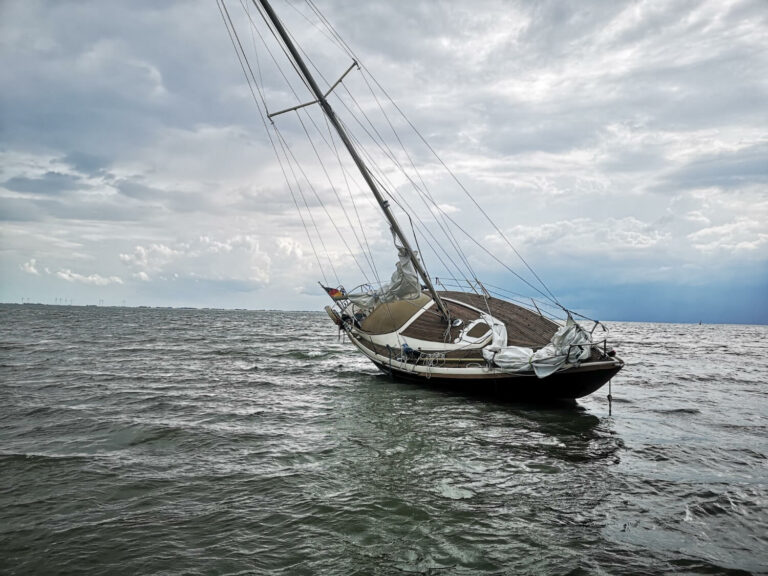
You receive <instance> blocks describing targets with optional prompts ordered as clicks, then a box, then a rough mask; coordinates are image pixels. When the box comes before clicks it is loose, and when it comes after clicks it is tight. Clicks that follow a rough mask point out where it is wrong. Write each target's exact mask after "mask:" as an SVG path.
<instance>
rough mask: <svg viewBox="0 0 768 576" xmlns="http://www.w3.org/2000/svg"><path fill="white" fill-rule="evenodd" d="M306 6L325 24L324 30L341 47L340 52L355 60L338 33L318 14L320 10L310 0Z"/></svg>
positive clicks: (321, 14) (320, 13)
mask: <svg viewBox="0 0 768 576" xmlns="http://www.w3.org/2000/svg"><path fill="white" fill-rule="evenodd" d="M307 5H309V7H310V8H311V9H312V11H313V12H314V13H315V14H316V15H317V17H318V18H319V19H320V20H321V21H322V22H323V24H325V26H326V28H328V30H329V31H330V32H331V34H332V35H333V37H334V38H336V41H337V44H338V45H339V46H340V47H341V49H342V50H344V51H345V52H346V53H347V54H348V55H349V56H350V58H352V59H353V60H354V59H355V55H354V53H353V52H352V50H351V49H350V48H349V46H347V43H346V42H345V41H344V39H343V38H342V37H341V36H340V35H339V33H338V32H336V30H335V29H334V27H333V26H331V23H330V22H329V21H328V19H327V18H326V17H325V15H324V14H323V13H322V12H320V10H319V9H318V8H317V6H315V3H314V2H313V1H312V0H307Z"/></svg>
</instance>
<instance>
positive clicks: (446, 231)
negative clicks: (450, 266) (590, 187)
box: [289, 2, 477, 281]
mask: <svg viewBox="0 0 768 576" xmlns="http://www.w3.org/2000/svg"><path fill="white" fill-rule="evenodd" d="M310 4H311V2H310ZM312 7H313V10H314V11H315V13H316V15H317V16H318V18H320V19H321V20H324V21H325V22H326V25H327V20H325V17H324V16H323V15H322V14H321V13H320V12H319V10H317V8H316V7H314V6H312ZM329 29H330V30H333V28H332V27H329ZM333 32H334V33H335V30H333ZM289 34H290V33H289ZM336 35H337V36H338V34H336ZM292 38H293V37H292ZM342 43H343V40H342ZM344 44H345V43H344ZM299 50H300V51H301V52H302V54H303V55H304V57H305V58H306V59H307V61H309V63H310V64H311V65H312V67H313V68H314V69H315V71H316V72H317V73H318V74H319V75H320V77H321V78H322V79H323V81H325V82H326V84H327V83H328V81H327V79H325V77H324V76H323V74H322V72H321V71H320V69H319V68H318V67H317V66H316V65H315V63H314V62H313V60H312V58H311V57H310V56H309V55H308V54H307V53H306V52H305V51H304V50H303V49H302V48H301V46H299ZM347 53H348V54H351V53H350V52H349V51H347ZM354 59H355V58H354V57H353V60H354ZM363 79H364V80H365V82H366V84H367V85H368V89H369V90H370V91H371V93H372V95H373V96H374V99H375V100H376V103H377V104H378V106H379V108H380V109H381V110H382V113H383V115H384V117H385V119H386V120H387V122H388V124H389V125H390V128H391V129H392V131H393V133H394V134H395V137H396V138H397V139H398V141H399V142H400V146H401V148H402V149H403V151H404V152H405V154H406V156H407V157H408V158H409V160H410V161H411V165H412V166H414V169H415V165H414V163H413V160H412V159H411V157H410V155H409V154H408V152H407V150H406V149H405V147H404V145H403V144H402V141H400V138H399V136H398V134H397V132H396V131H395V130H394V127H393V126H392V123H391V122H390V120H389V117H388V116H387V114H386V112H385V111H384V110H383V107H382V106H381V103H380V102H379V100H378V98H377V97H376V94H375V92H374V91H373V89H372V88H371V86H370V83H368V80H367V78H365V75H363ZM342 87H343V88H344V90H345V91H346V93H347V94H348V96H349V97H350V99H351V100H352V101H353V102H354V103H355V106H357V109H358V110H359V111H360V113H361V114H362V115H363V117H364V118H365V119H366V121H367V122H368V124H369V125H370V126H371V128H372V129H373V131H374V132H375V133H376V135H377V136H378V140H377V139H376V138H374V136H373V135H372V134H371V133H370V132H369V131H368V130H367V129H366V128H365V126H364V125H363V124H362V123H361V122H360V120H359V119H358V118H357V116H356V115H355V113H354V112H353V111H352V110H351V109H350V108H349V106H348V105H347V104H346V102H344V101H343V100H342V99H341V98H339V97H338V96H337V98H339V101H340V102H341V104H342V105H343V106H344V108H345V109H346V110H347V111H348V112H349V114H350V115H351V116H352V117H353V118H354V119H355V121H356V122H357V123H358V124H359V125H360V126H361V127H362V128H363V130H364V131H365V132H366V134H367V135H368V137H369V138H371V140H372V141H373V142H374V143H375V144H376V146H377V147H378V148H379V149H380V150H381V151H382V153H383V154H384V155H385V156H387V157H389V158H390V160H391V161H392V162H393V164H394V165H395V166H397V168H398V169H399V170H400V172H401V173H402V174H403V175H404V176H405V177H406V179H407V180H408V181H409V182H410V183H411V184H412V185H413V187H414V188H415V189H416V191H417V192H418V193H419V195H420V198H421V201H422V203H424V205H425V207H427V210H428V211H430V212H431V209H430V208H429V205H428V203H427V201H426V200H425V199H424V197H423V196H424V192H423V191H422V190H421V189H420V188H419V186H418V184H417V183H416V182H414V180H413V179H412V178H411V176H410V175H409V174H408V173H407V171H406V170H405V169H404V167H403V165H402V163H401V162H400V161H399V160H398V159H397V157H396V155H395V154H394V152H393V151H392V149H391V148H390V147H389V145H388V144H387V143H386V140H385V139H384V138H383V136H382V135H381V133H380V132H379V131H378V129H377V128H376V126H375V125H374V124H373V122H372V121H371V119H370V118H369V117H368V115H367V114H366V113H365V111H364V110H363V109H362V107H361V106H360V104H359V103H358V102H357V100H356V99H355V97H354V95H353V94H352V93H351V92H350V91H349V89H348V88H347V86H346V85H345V84H344V83H343V82H342ZM345 129H346V130H347V131H348V132H350V131H349V127H348V126H346V125H345ZM350 133H351V132H350ZM357 142H358V145H359V146H360V147H362V144H361V143H360V141H359V140H357ZM382 144H383V146H382ZM384 148H386V150H385V149H384ZM368 157H369V159H370V161H371V162H372V163H373V164H376V163H375V162H374V161H373V160H372V158H371V156H370V155H369V156H368ZM379 170H381V169H380V168H379ZM416 173H417V175H418V177H419V179H420V180H421V181H422V184H424V180H423V178H421V174H420V173H419V172H418V170H416ZM393 188H394V187H393ZM424 188H425V189H426V184H424ZM426 196H427V198H429V201H430V202H432V204H433V205H434V207H435V208H436V209H437V211H438V215H439V216H442V219H443V220H444V219H445V217H444V211H443V210H442V209H441V208H440V206H439V205H438V204H437V203H436V202H435V200H434V198H432V196H431V195H430V194H428V193H427V195H426ZM435 221H436V223H437V224H438V226H439V228H440V229H441V231H442V232H443V234H444V235H445V237H446V239H447V240H448V242H449V243H450V244H451V245H452V247H453V249H454V250H455V251H456V253H457V254H458V256H459V258H460V259H461V260H462V262H463V264H464V265H465V266H466V267H467V269H468V270H469V273H470V276H472V277H473V278H474V279H475V280H476V281H477V275H476V274H475V272H474V270H473V269H472V266H471V265H470V263H469V260H468V259H467V257H466V255H465V254H464V252H463V251H462V250H461V247H460V245H459V243H458V241H457V240H456V238H455V236H453V233H452V232H451V231H450V228H449V227H448V226H447V225H444V224H443V223H441V222H440V219H439V218H436V220H435ZM436 241H437V240H436ZM438 245H439V246H440V247H441V248H442V243H438ZM446 256H448V255H447V253H446ZM448 258H449V260H452V259H451V258H450V256H448ZM423 262H424V261H423V259H422V263H423ZM457 269H458V267H457ZM459 273H460V274H461V276H463V277H465V278H466V276H465V275H464V273H463V272H462V271H461V270H460V269H459Z"/></svg>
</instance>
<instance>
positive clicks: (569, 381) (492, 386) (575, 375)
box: [374, 360, 623, 403]
mask: <svg viewBox="0 0 768 576" xmlns="http://www.w3.org/2000/svg"><path fill="white" fill-rule="evenodd" d="M374 364H375V365H376V366H377V367H378V368H379V369H380V370H381V371H382V372H384V373H385V374H387V375H389V376H391V377H392V378H394V379H396V380H401V381H404V382H410V383H414V384H418V385H420V386H426V387H429V388H434V389H439V390H447V391H451V392H457V393H460V394H464V395H470V396H479V397H484V398H492V399H495V400H504V401H507V402H541V403H547V402H572V401H574V400H576V399H577V398H583V397H584V396H588V395H590V394H592V393H593V392H596V391H597V390H599V389H600V388H602V387H603V386H604V385H605V384H606V383H607V382H608V381H609V380H611V378H613V377H614V376H615V375H616V374H617V373H618V372H619V371H620V370H621V368H622V367H623V363H622V362H621V361H620V360H617V363H616V365H615V366H611V367H605V368H603V367H601V368H599V369H589V366H588V365H587V366H582V367H581V368H580V369H579V368H573V369H570V370H565V371H563V372H556V373H554V374H552V375H551V376H548V377H546V378H537V377H536V376H535V375H534V374H530V375H529V374H503V375H497V376H493V377H487V378H462V377H461V376H454V377H445V376H431V377H429V378H427V377H425V376H422V375H419V374H415V373H413V372H409V371H404V370H398V369H396V368H393V369H391V370H390V368H389V366H387V365H386V364H383V363H379V362H374Z"/></svg>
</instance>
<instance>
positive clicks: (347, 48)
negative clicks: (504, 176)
mask: <svg viewBox="0 0 768 576" xmlns="http://www.w3.org/2000/svg"><path fill="white" fill-rule="evenodd" d="M307 3H308V4H309V6H310V7H312V9H313V11H314V12H315V13H316V14H317V16H318V18H320V19H321V20H322V21H323V22H324V23H325V25H326V26H328V29H329V30H331V32H332V33H333V35H334V36H335V37H336V38H337V39H338V40H339V42H341V44H342V45H343V46H344V47H345V49H346V50H347V53H348V54H349V55H350V56H351V57H352V58H353V59H354V60H356V61H357V62H358V63H359V64H360V66H361V68H362V69H363V70H364V71H365V72H368V75H369V76H370V77H371V79H372V80H373V82H374V83H375V84H376V85H377V86H378V87H379V89H380V90H381V91H382V93H383V94H384V95H385V96H386V97H387V99H388V100H389V101H390V102H391V103H392V105H393V106H394V107H395V109H396V110H397V111H398V112H399V113H400V115H401V116H402V117H403V119H404V120H405V121H406V122H407V123H408V125H409V126H410V127H411V129H412V130H413V131H414V132H415V133H416V135H417V136H418V137H419V138H420V139H421V141H422V142H423V143H424V144H425V145H426V146H427V148H429V150H430V151H431V152H432V154H433V155H434V156H435V158H437V160H438V162H440V164H441V165H442V166H443V168H445V170H446V171H447V172H448V174H449V175H450V176H451V178H453V180H454V181H455V182H456V183H457V184H458V186H459V187H460V188H461V189H462V190H463V191H464V193H465V194H466V195H467V197H468V198H469V199H470V200H471V201H472V203H473V204H475V206H476V207H477V208H478V209H479V210H480V212H481V213H482V214H483V216H485V218H486V220H488V221H489V222H490V223H491V225H492V226H493V227H494V228H495V229H496V231H497V232H498V233H499V235H500V236H501V237H502V238H503V239H504V241H505V242H506V243H507V245H508V246H509V247H510V248H512V250H513V251H514V253H515V254H516V255H517V257H518V258H519V259H520V261H521V262H522V263H523V264H524V265H525V267H526V268H528V270H529V271H530V272H531V274H533V276H534V277H535V278H536V280H538V281H539V283H540V284H541V285H542V286H543V287H544V289H545V290H546V291H547V293H548V294H549V296H550V297H551V299H552V301H554V302H555V303H557V305H558V306H560V307H561V308H563V309H564V310H565V308H564V307H563V306H562V304H560V302H558V300H557V298H556V297H555V295H554V294H553V293H552V291H551V290H550V289H549V287H548V286H547V285H546V283H545V282H544V281H543V280H542V279H541V278H540V277H539V275H538V274H536V272H535V271H534V270H533V268H532V267H531V266H530V264H528V262H527V261H526V260H525V258H523V256H522V255H521V254H520V253H519V252H518V251H517V249H516V248H515V247H514V245H513V244H512V242H510V240H509V238H507V236H506V235H505V234H504V233H503V232H502V231H501V230H500V229H499V227H498V226H497V225H496V223H495V222H494V221H493V220H491V218H490V216H488V214H487V213H486V212H485V210H483V208H482V207H481V206H480V205H479V204H478V203H477V201H476V200H475V199H474V198H473V197H472V195H471V194H470V193H469V190H467V188H466V187H465V186H464V185H463V184H462V183H461V181H460V180H459V179H458V177H457V176H456V175H455V174H454V173H453V171H452V170H451V169H450V168H449V167H448V166H447V165H446V164H445V162H443V160H442V158H440V156H439V155H438V154H437V152H436V151H435V149H434V148H433V147H432V146H431V145H430V144H429V142H428V141H427V140H426V138H424V136H423V135H422V134H421V132H419V130H418V129H417V128H416V126H414V124H413V123H412V122H411V121H410V119H409V118H408V117H407V116H406V115H405V112H403V110H402V109H401V108H400V107H399V106H398V105H397V103H396V102H395V101H394V99H393V98H392V97H391V96H390V95H389V93H388V92H387V91H386V89H384V87H383V86H382V85H381V84H380V83H379V81H378V80H376V77H375V76H374V75H373V74H371V72H370V70H369V69H368V67H367V66H365V64H363V63H362V62H361V60H360V59H359V58H358V57H357V55H356V54H355V51H354V50H352V48H351V47H350V46H349V45H348V44H347V43H346V41H345V40H344V38H342V36H341V35H340V34H339V33H338V32H337V31H336V29H335V28H334V27H333V25H332V24H331V23H330V22H329V21H328V19H327V18H326V17H325V16H324V15H323V14H322V12H320V10H318V9H317V6H315V4H314V2H313V1H312V0H307ZM451 220H452V219H451ZM507 269H509V267H507Z"/></svg>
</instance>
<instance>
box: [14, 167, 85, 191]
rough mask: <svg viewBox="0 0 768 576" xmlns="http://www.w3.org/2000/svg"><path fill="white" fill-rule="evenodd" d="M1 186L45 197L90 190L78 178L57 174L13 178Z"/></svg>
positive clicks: (49, 173)
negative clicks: (85, 189)
mask: <svg viewBox="0 0 768 576" xmlns="http://www.w3.org/2000/svg"><path fill="white" fill-rule="evenodd" d="M2 186H3V187H5V188H7V189H8V190H11V191H13V192H24V193H29V194H46V195H57V194H63V193H65V192H69V191H71V190H78V189H84V188H90V186H88V185H87V184H85V183H84V182H83V181H82V179H81V178H80V177H79V176H73V175H71V174H61V173H59V172H48V173H46V174H45V175H43V176H42V177H41V178H25V177H23V176H15V177H13V178H11V179H9V180H6V181H5V182H3V183H2Z"/></svg>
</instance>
